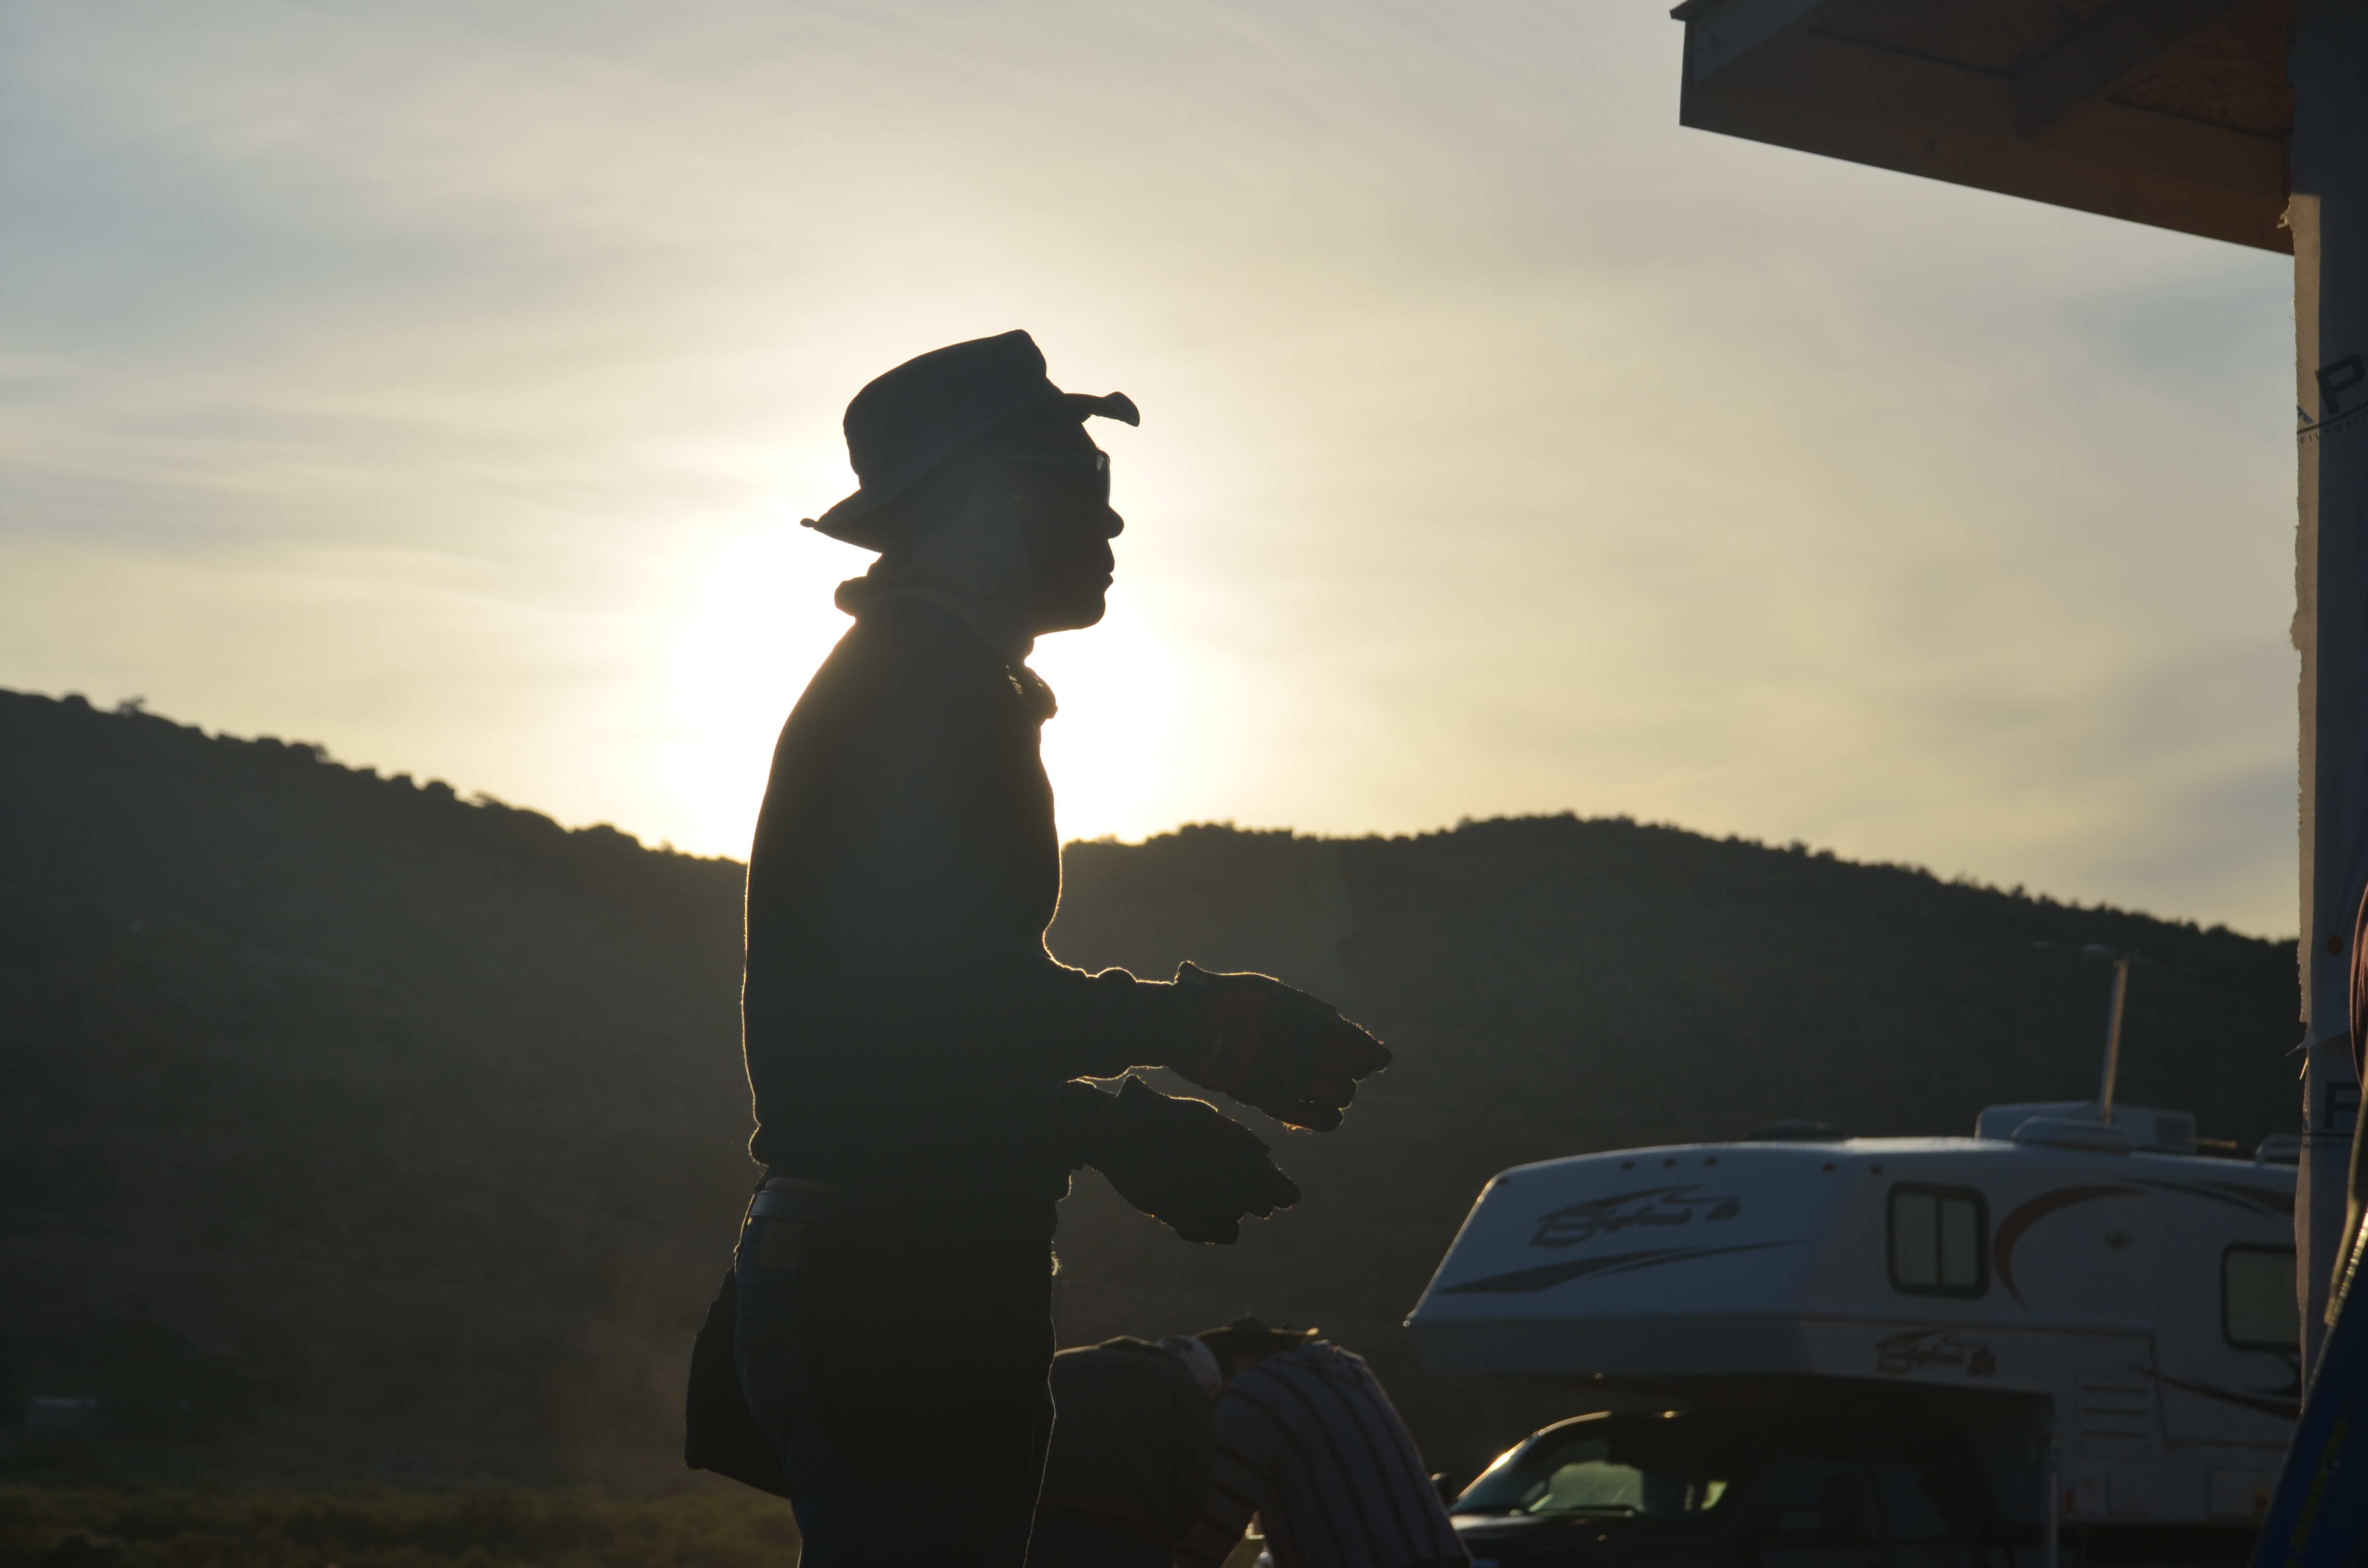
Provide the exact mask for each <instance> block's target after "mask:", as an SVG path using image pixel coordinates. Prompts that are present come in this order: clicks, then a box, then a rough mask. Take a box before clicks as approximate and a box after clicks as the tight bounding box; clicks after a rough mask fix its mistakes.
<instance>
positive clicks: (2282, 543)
mask: <svg viewBox="0 0 2368 1568" xmlns="http://www.w3.org/2000/svg"><path fill="white" fill-rule="evenodd" d="M1677 42H1678V39H1677V28H1675V26H1674V25H1673V24H1670V23H1669V22H1668V21H1667V20H1666V19H1665V18H1664V17H1662V15H1661V14H1660V10H1659V8H1657V7H1652V6H1645V7H1641V8H1639V7H1629V6H1617V7H1615V6H1547V5H1543V4H1533V5H1511V4H1506V5H1496V6H1459V7H1455V8H1453V9H1452V10H1442V9H1440V8H1439V7H1436V6H1414V5H1411V4H1401V5H1388V6H1357V7H1349V6H1344V5H1334V4H1322V3H1303V4H1290V5H1274V4H1267V5H1257V6H1253V5H1248V4H1238V5H1219V4H1207V3H1203V4H1197V5H1184V6H1162V7H1154V8H1144V7H1135V8H1133V9H1126V8H1118V9H1113V8H1110V7H1107V6H1084V5H1076V4H1056V3H1036V4H1004V5H996V4H990V5H974V6H953V5H950V4H944V3H942V0H940V3H934V4H919V3H908V4H904V5H864V6H819V5H808V6H794V7H788V6H768V5H757V4H754V3H751V0H684V3H683V4H680V5H677V6H668V7H665V8H663V10H656V9H652V8H650V7H647V6H622V5H615V4H597V3H579V4H571V5H567V6H560V5H557V4H541V3H519V4H513V5H506V6H499V7H493V8H487V7H484V6H460V5H437V4H429V5H417V6H402V7H386V6H362V5H359V4H346V3H338V4H325V3H314V4H296V3H292V0H282V3H272V0H245V3H243V4H240V3H233V4H225V5H222V6H208V7H204V8H202V9H195V10H193V9H191V8H188V7H176V6H168V5H164V4H161V3H154V0H152V3H149V4H144V5H142V4H120V5H114V6H107V7H90V6H74V5H69V4H66V3H64V0H37V3H33V4H28V5H22V6H16V7H12V8H10V10H9V11H8V12H7V13H6V15H5V17H0V226H5V234H0V237H4V238H5V240H6V243H5V244H0V322H5V324H6V335H5V341H6V345H7V347H6V350H5V353H0V400H5V407H0V681H5V682H7V683H10V684H17V685H23V686H29V687H40V688H47V689H63V688H69V687H71V688H82V689H88V690H89V691H90V692H91V694H92V695H93V696H94V697H97V698H101V699H106V698H110V697H113V696H117V695H123V694H128V693H131V692H139V693H143V694H145V695H146V696H147V697H148V698H149V699H150V700H151V701H152V703H153V704H154V705H155V706H156V707H158V708H160V709H162V710H165V711H169V712H173V713H176V714H177V715H180V716H183V717H186V718H189V719H194V720H198V721H200V722H205V723H207V724H209V725H213V726H220V727H226V728H230V729H233V730H238V731H245V732H254V731H268V732H272V733H298V734H303V735H306V736H308V737H317V738H320V739H323V740H325V741H327V742H328V743H329V744H331V745H332V746H333V748H334V749H335V750H336V751H337V752H338V753H339V754H340V755H344V756H352V757H356V758H358V759H360V760H364V761H368V762H373V763H378V764H381V765H383V766H387V767H402V768H405V769H408V770H411V771H414V772H417V773H422V774H431V773H433V774H441V775H444V776H446V777H449V778H452V779H453V780H454V782H456V783H458V784H460V785H461V786H462V787H463V788H464V789H466V788H484V789H487V790H492V791H494V792H495V793H497V794H500V795H503V796H505V797H506V798H510V799H516V800H520V801H530V802H533V803H536V804H539V805H541V806H543V807H544V808H545V809H548V810H552V811H553V812H556V813H557V814H560V815H562V816H564V817H565V818H567V819H569V820H574V821H585V820H596V819H612V820H615V821H617V822H619V823H620V824H623V825H625V826H627V827H629V828H632V829H634V830H637V831H640V832H642V833H643V834H644V835H647V836H649V837H652V838H667V839H671V840H673V841H675V842H677V843H679V844H682V845H685V846H692V847H697V848H700V849H706V850H719V851H726V852H737V851H738V850H739V849H740V848H741V847H742V846H744V845H745V842H746V832H747V827H748V824H749V823H750V821H751V819H752V816H753V811H754V806H755V801H756V798H757V791H758V790H760V788H761V784H762V769H763V767H764V762H765V757H766V754H767V752H768V748H769V746H770V744H771V739H772V734H773V732H774V730H775V729H776V728H777V726H778V724H779V722H780V717H781V715H782V713H783V712H784V711H785V710H786V707H787V705H788V703H789V702H790V701H791V700H792V699H794V696H795V693H796V691H797V689H798V687H799V686H800V685H801V684H802V682H803V677H804V675H805V673H806V671H807V670H808V669H810V668H811V666H812V665H813V663H814V660H815V659H816V658H818V657H819V656H820V654H821V653H822V652H823V650H824V649H825V648H826V647H827V646H828V643H829V642H830V640H831V639H832V638H834V637H835V636H836V635H837V631H838V630H839V628H840V627H841V626H842V625H843V621H842V620H841V619H840V618H839V617H838V616H837V614H836V612H835V611H833V610H831V609H830V608H829V606H828V588H829V585H830V584H831V583H832V582H834V581H835V580H836V579H837V577H839V576H841V575H844V574H848V572H851V571H854V570H858V569H860V565H861V562H862V558H861V557H860V555H859V554H858V553H857V552H854V551H848V550H846V549H845V548H843V547H840V546H836V545H833V544H831V543H829V542H828V541H825V540H818V539H816V538H814V536H812V535H810V534H806V533H804V532H803V531H802V530H800V529H798V528H796V526H795V519H796V518H797V517H799V516H801V515H806V514H810V513H811V512H812V511H813V510H814V509H815V508H817V507H819V506H824V505H826V504H827V503H828V502H829V501H830V500H832V499H833V498H835V497H836V495H837V494H839V493H841V492H842V491H843V490H844V488H846V486H847V485H848V483H849V481H848V475H847V472H846V469H845V463H844V459H843V454H842V452H841V451H840V449H839V448H838V444H837V416H838V412H839V409H840V407H841V406H842V405H843V403H844V402H845V400H846V398H847V397H848V395H849V394H850V393H851V392H853V391H854V390H855V388H856V387H858V386H860V384H861V383H862V382H863V381H865V380H867V379H869V378H870V377H871V375H874V374H876V373H878V372H879V371H880V370H882V369H885V368H887V366H889V365H890V364H893V363H894V362H895V361H897V360H898V359H901V358H905V357H906V356H907V355H910V354H912V353H915V352H918V351H920V350H922V349H925V348H928V347H934V346H936V345H937V344H939V343H943V342H947V341H951V340H952V339H955V338H959V337H965V336H972V335H979V334H981V333H986V332H993V331H999V330H1002V329H1004V328H1006V327H1008V326H1011V325H1026V326H1028V327H1030V329H1031V330H1033V331H1034V332H1035V333H1036V334H1037V335H1038V337H1039V339H1040V341H1042V342H1043V343H1044V344H1045V346H1046V347H1047V349H1048V351H1049V352H1050V353H1051V355H1052V356H1053V368H1054V374H1055V375H1056V376H1057V377H1059V378H1060V379H1062V380H1063V381H1064V382H1065V383H1067V384H1071V385H1076V386H1082V387H1089V388H1092V389H1094V390H1107V389H1109V388H1111V387H1119V388H1123V389H1124V390H1126V391H1127V392H1130V393H1132V394H1133V395H1134V396H1135V397H1136V399H1137V400H1138V401H1139V402H1140V403H1142V404H1143V405H1144V409H1145V415H1146V422H1145V425H1144V428H1143V429H1142V430H1141V431H1139V432H1136V431H1125V430H1119V431H1113V432H1110V433H1109V435H1108V444H1109V445H1110V447H1111V449H1112V450H1113V451H1114V452H1115V453H1116V454H1117V455H1118V459H1119V463H1120V480H1119V491H1120V504H1121V507H1122V509H1124V510H1125V511H1126V512H1127V514H1128V517H1129V518H1130V526H1129V529H1128V532H1127V535H1126V537H1125V539H1124V540H1121V574H1122V580H1121V588H1120V591H1119V594H1118V596H1117V598H1116V600H1115V606H1116V608H1115V610H1114V614H1113V619H1112V621H1111V623H1110V625H1109V626H1108V627H1106V628H1105V629H1104V630H1103V631H1099V632H1096V633H1094V634H1092V635H1091V636H1089V637H1064V638H1056V639H1052V640H1049V641H1048V642H1046V644H1045V645H1044V648H1043V650H1042V654H1041V657H1040V665H1041V667H1042V668H1043V669H1044V670H1045V671H1046V673H1047V675H1048V676H1050V678H1052V679H1053V682H1054V684H1055V685H1056V686H1057V687H1060V689H1061V690H1062V692H1063V696H1064V714H1063V717H1062V718H1061V719H1060V720H1059V721H1058V722H1056V723H1055V724H1054V725H1053V727H1052V730H1051V732H1050V734H1049V739H1048V755H1049V756H1051V758H1052V760H1053V766H1054V769H1055V777H1056V781H1057V782H1058V783H1059V784H1060V785H1061V787H1062V798H1063V807H1064V825H1065V826H1066V827H1067V828H1068V829H1069V830H1070V831H1073V832H1078V833H1087V834H1092V833H1099V832H1103V831H1114V832H1120V833H1124V834H1136V833H1141V832H1145V831H1153V830H1156V829H1158V828H1160V827H1163V826H1166V825H1168V824H1172V823H1174V822H1176V821H1178V820H1185V819H1196V818H1209V817H1234V818H1237V819H1239V820H1242V821H1245V822H1259V823H1269V824H1293V825H1297V826H1300V827H1303V828H1308V829H1322V830H1330V831H1361V830H1366V829H1375V828H1378V829H1389V830H1406V829H1410V828H1417V827H1423V826H1429V825H1434V824H1440V823H1442V822H1447V821H1452V820H1453V819H1454V818H1456V817H1459V816H1462V815H1465V814H1485V813H1488V812H1500V811H1523V810H1558V809H1562V808H1565V807H1571V808H1576V809H1577V810H1580V811H1583V812H1618V811H1624V812H1632V813H1634V814H1637V815H1640V816H1645V817H1650V818H1656V819H1663V820H1676V821H1679V822H1683V823H1686V824H1691V825H1696V826H1701V827H1703V828H1706V829H1710V830H1713V831H1718V832H1727V831H1739V832H1744V833H1748V834H1752V835H1760V836H1766V837H1770V838H1776V839H1789V838H1793V837H1800V838H1805V839H1809V840H1811V841H1813V842H1817V843H1821V844H1830V845H1832V846H1834V847H1836V848H1838V849H1839V850H1841V851H1843V852H1844V853H1849V854H1855V855H1864V856H1873V857H1879V858H1900V859H1908V860H1914V861H1918V862H1923V863H1927V864H1930V865H1932V866H1934V867H1935V868H1936V869H1941V870H1943V871H1958V870H1964V871H1969V872H1972V873H1974V874H1975V875H1978V876H1982V877H1985V878H1988V879H1991V880H1995V881H2002V882H2011V881H2024V882H2028V883H2030V884H2032V885H2033V886H2036V887H2044V888H2048V889H2051V890H2053V891H2055V892H2059V893H2061V894H2065V895H2067V896H2075V897H2080V898H2084V899H2093V898H2111V899H2114V900H2118V901H2123V902H2131V903H2141V904H2146V905H2148V906H2151V907H2154V908H2157V910H2160V911H2162V912H2164V913H2170V914H2192V915H2198V916H2201V917H2203V918H2206V919H2226V920H2230V921H2233V922H2236V923H2237V924H2240V925H2244V926H2250V927H2252V928H2255V929H2261V930H2271V929H2283V928H2288V927H2289V926H2290V923H2291V919H2292V915H2291V906H2292V892H2291V889H2292V885H2293V881H2292V873H2291V869H2290V866H2291V853H2292V823H2293V816H2292V810H2293V807H2292V794H2293V790H2292V772H2291V758H2292V756H2293V739H2292V717H2291V715H2292V681H2293V662H2292V655H2291V653H2290V652H2289V651H2287V650H2286V649H2285V647H2284V643H2283V632H2284V627H2285V620H2286V616H2287V613H2288V603H2287V601H2288V595H2289V591H2290V587H2289V585H2290V583H2291V531H2290V530H2291V528H2292V516H2293V513H2292V478H2291V467H2292V462H2291V455H2290V448H2289V446H2288V444H2287V428H2286V426H2287V420H2286V415H2285V403H2286V402H2287V401H2288V400H2287V398H2286V395H2285V391H2286V389H2285V384H2284V383H2285V379H2286V369H2285V367H2286V364H2287V360H2288V357H2289V353H2290V345H2289V336H2288V333H2289V327H2288V318H2287V314H2286V297H2287V290H2288V275H2287V271H2286V268H2285V267H2284V266H2283V263H2282V262H2281V261H2280V259H2279V258H2277V257H2274V256H2257V255H2253V254H2250V253H2245V252H2239V251H2236V250H2233V249H2230V248H2227V247H2222V246H2215V245H2213V244H2209V243H2206V242H2203V241H2196V240H2191V239H2187V238H2185V237H2182V236H2177V235H2169V234H2162V233H2154V232H2150V231H2145V230H2140V229H2136V228H2134V227H2130V226H2126V225H2116V224H2113V223H2111V222H2106V221H2104V220H2100V219H2093V218H2089V217H2086V216H2084V215H2079V214H2072V213H2066V212H2059V211H2053V210H2046V209H2042V208H2038V207H2034V206H2030V205H2026V204H2020V203H2015V202H2012V201H2009V200H2006V199H1999V198H1993V197H1987V196H1983V195H1979V194H1976V193H1974V192H1970V191H1964V190H1956V189H1951V188H1946V187H1938V186H1932V185H1929V184H1924V183H1920V182H1917V181H1912V180H1908V179H1905V178H1902V177H1898V176H1888V175H1884V174H1881V173H1878V172H1875V171H1872V170H1867V169H1861V168H1856V167H1852V166H1849V165H1838V164H1831V163H1827V162H1824V161H1820V160H1816V159H1812V158H1806V157H1802V156H1799V155H1797V154H1792V153H1780V152H1777V151H1775V150H1772V149H1769V148H1764V147H1759V146H1755V145H1752V144H1748V143H1744V142H1733V141H1728V140H1725V139H1720V138H1713V137H1707V136H1702V135H1700V134H1697V133H1692V132H1686V131H1679V130H1678V129H1677V128H1676V125H1675V89H1676V48H1677Z"/></svg>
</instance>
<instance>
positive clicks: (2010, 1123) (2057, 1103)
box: [1974, 1100, 2196, 1154]
mask: <svg viewBox="0 0 2368 1568" xmlns="http://www.w3.org/2000/svg"><path fill="white" fill-rule="evenodd" d="M2033 1117H2045V1118H2048V1119H2055V1120H2062V1121H2078V1122H2085V1123H2086V1124H2088V1126H2089V1128H2091V1129H2094V1128H2095V1127H2097V1126H2098V1121H2097V1102H2096V1101H2094V1100H2045V1101H2039V1102H2035V1103H2032V1104H2029V1105H1994V1106H1992V1107H1990V1108H1988V1109H1987V1110H1986V1111H1984V1112H1982V1114H1981V1117H1980V1119H1978V1120H1976V1121H1975V1123H1974V1136H1975V1137H1976V1138H2011V1139H2014V1140H2016V1141H2017V1142H2023V1143H2030V1142H2055V1140H2054V1139H2046V1140H2037V1139H2032V1138H2025V1137H2024V1136H2023V1135H2022V1132H2021V1127H2022V1124H2023V1123H2024V1122H2026V1121H2029V1120H2030V1119H2032V1118H2033ZM2113 1126H2114V1128H2116V1129H2117V1130H2118V1131H2120V1132H2121V1133H2122V1134H2123V1136H2124V1138H2126V1140H2127V1141H2128V1142H2129V1144H2130V1146H2132V1147H2134V1148H2137V1149H2141V1150H2144V1151H2145V1152H2146V1153H2149V1154H2192V1153H2195V1152H2196V1143H2195V1118H2193V1117H2192V1116H2190V1115H2189V1114H2188V1113H2187V1112H2185V1111H2183V1110H2155V1109H2152V1108H2148V1107H2146V1106H2138V1105H2117V1106H2115V1107H2114V1108H2113Z"/></svg>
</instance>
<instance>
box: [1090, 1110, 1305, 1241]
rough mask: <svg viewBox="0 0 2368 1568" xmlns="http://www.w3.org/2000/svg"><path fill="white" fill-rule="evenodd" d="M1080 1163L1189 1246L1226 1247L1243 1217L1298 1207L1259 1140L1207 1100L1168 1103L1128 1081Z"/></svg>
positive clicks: (1292, 1187) (1094, 1128)
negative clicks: (1172, 1231)
mask: <svg viewBox="0 0 2368 1568" xmlns="http://www.w3.org/2000/svg"><path fill="white" fill-rule="evenodd" d="M1104 1097H1107V1096H1104ZM1085 1157H1086V1164H1087V1165H1091V1166H1093V1167H1094V1168H1095V1169H1096V1170H1099V1171H1100V1172H1101V1173H1102V1175H1104V1176H1108V1177H1109V1178H1110V1185H1111V1186H1112V1187H1116V1188H1118V1192H1119V1196H1120V1197H1121V1198H1123V1199H1126V1200H1127V1201H1128V1202H1129V1203H1132V1204H1133V1205H1134V1206H1135V1207H1136V1208H1137V1209H1140V1210H1143V1211H1144V1213H1146V1214H1148V1215H1150V1216H1151V1217H1152V1218H1153V1219H1155V1220H1157V1221H1161V1222H1162V1223H1164V1224H1167V1225H1168V1226H1170V1227H1172V1228H1173V1229H1174V1230H1175V1232H1176V1233H1177V1234H1178V1235H1179V1236H1181V1237H1183V1238H1184V1239H1185V1240H1186V1241H1188V1242H1215V1243H1217V1244H1221V1245H1230V1244H1232V1243H1234V1242H1235V1241H1237V1240H1238V1239H1240V1236H1241V1233H1242V1216H1243V1215H1245V1214H1255V1215H1257V1216H1258V1218H1260V1219H1264V1218H1266V1217H1267V1216H1268V1215H1269V1214H1271V1213H1273V1212H1274V1211H1275V1210H1278V1209H1288V1208H1290V1207H1291V1206H1292V1204H1294V1203H1296V1202H1298V1201H1299V1187H1298V1186H1297V1185H1296V1184H1295V1183H1293V1182H1292V1179H1291V1178H1290V1177H1289V1176H1285V1175H1283V1174H1282V1173H1281V1171H1279V1170H1277V1169H1276V1168H1275V1165H1274V1161H1272V1160H1271V1159H1269V1158H1268V1156H1267V1147H1266V1143H1265V1142H1264V1141H1263V1140H1261V1139H1260V1138H1259V1137H1258V1134H1257V1133H1255V1132H1252V1131H1250V1130H1249V1129H1248V1128H1247V1127H1244V1126H1243V1125H1242V1124H1241V1123H1240V1122H1238V1121H1235V1119H1233V1118H1232V1117H1229V1116H1227V1115H1225V1114H1224V1112H1222V1111H1220V1110H1219V1109H1218V1108H1216V1107H1215V1106H1212V1105H1211V1104H1210V1103H1209V1102H1208V1101H1206V1100H1186V1099H1172V1098H1170V1097H1169V1096H1166V1095H1163V1094H1161V1093H1160V1092H1159V1091H1158V1090H1156V1089H1155V1088H1153V1087H1152V1086H1151V1085H1148V1084H1146V1083H1144V1081H1143V1080H1142V1079H1140V1078H1137V1077H1135V1076H1133V1074H1129V1075H1128V1077H1127V1080H1126V1083H1125V1084H1124V1085H1121V1088H1120V1089H1119V1092H1118V1099H1117V1102H1116V1103H1115V1104H1113V1105H1111V1106H1110V1107H1109V1108H1107V1109H1106V1110H1103V1111H1102V1112H1101V1113H1100V1114H1099V1116H1097V1117H1095V1118H1094V1119H1093V1122H1092V1124H1091V1126H1090V1127H1089V1128H1088V1129H1087V1133H1086V1141H1085Z"/></svg>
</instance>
